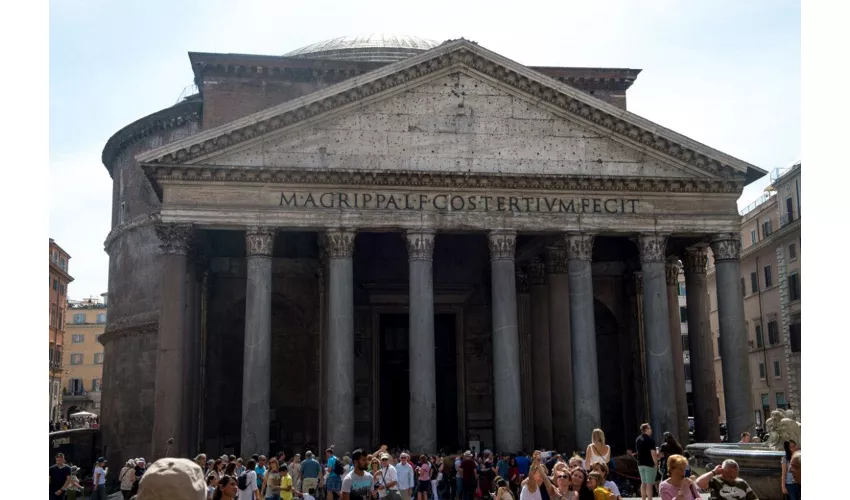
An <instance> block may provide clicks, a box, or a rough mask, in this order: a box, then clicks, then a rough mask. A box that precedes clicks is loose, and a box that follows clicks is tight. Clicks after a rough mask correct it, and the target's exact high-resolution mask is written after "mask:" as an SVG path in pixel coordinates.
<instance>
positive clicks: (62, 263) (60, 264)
mask: <svg viewBox="0 0 850 500" xmlns="http://www.w3.org/2000/svg"><path fill="white" fill-rule="evenodd" d="M66 265H67V264H66V263H65V257H62V258H61V259H59V267H61V268H62V269H65V270H66V271H67V268H66V267H65V266H66Z"/></svg>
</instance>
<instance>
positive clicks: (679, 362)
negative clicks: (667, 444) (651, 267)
mask: <svg viewBox="0 0 850 500" xmlns="http://www.w3.org/2000/svg"><path fill="white" fill-rule="evenodd" d="M680 268H681V266H680V265H679V258H678V257H669V258H668V259H667V266H666V267H665V273H666V275H667V310H668V314H669V315H670V348H671V350H672V351H673V373H674V377H673V390H674V391H675V393H674V396H675V398H676V426H675V427H673V428H672V429H670V432H672V433H673V435H674V436H675V437H676V439H678V440H679V442H680V443H681V442H687V441H688V396H687V392H686V390H685V359H684V356H683V353H682V321H681V319H682V318H681V317H680V315H679V269H680ZM662 432H663V431H662Z"/></svg>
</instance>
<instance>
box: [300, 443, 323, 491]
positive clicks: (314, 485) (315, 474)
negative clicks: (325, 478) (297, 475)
mask: <svg viewBox="0 0 850 500" xmlns="http://www.w3.org/2000/svg"><path fill="white" fill-rule="evenodd" d="M321 476H322V466H321V465H319V462H318V461H317V460H316V459H315V458H313V452H312V451H309V450H308V451H307V453H305V454H304V461H303V462H301V490H302V491H310V489H314V490H318V489H319V479H320V478H321Z"/></svg>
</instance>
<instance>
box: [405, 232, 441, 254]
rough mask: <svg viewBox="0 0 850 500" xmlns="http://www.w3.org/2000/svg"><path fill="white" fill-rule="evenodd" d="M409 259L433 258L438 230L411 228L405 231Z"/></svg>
mask: <svg viewBox="0 0 850 500" xmlns="http://www.w3.org/2000/svg"><path fill="white" fill-rule="evenodd" d="M404 236H405V238H404V239H405V241H406V242H407V258H408V260H432V259H433V258H434V239H435V237H436V236H437V235H436V232H434V231H432V230H427V229H411V230H409V231H407V232H406V233H405V235H404Z"/></svg>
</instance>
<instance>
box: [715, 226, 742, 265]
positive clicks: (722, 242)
mask: <svg viewBox="0 0 850 500" xmlns="http://www.w3.org/2000/svg"><path fill="white" fill-rule="evenodd" d="M711 252H712V253H713V254H714V262H722V261H724V260H739V259H740V258H741V235H740V234H738V233H720V234H715V235H714V236H712V237H711Z"/></svg>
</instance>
